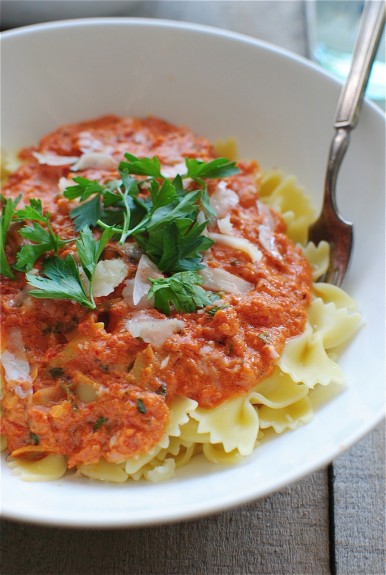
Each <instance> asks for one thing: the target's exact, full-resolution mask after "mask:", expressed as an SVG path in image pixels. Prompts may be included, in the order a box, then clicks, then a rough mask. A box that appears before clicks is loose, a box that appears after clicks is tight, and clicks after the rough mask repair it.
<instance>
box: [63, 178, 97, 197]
mask: <svg viewBox="0 0 386 575" xmlns="http://www.w3.org/2000/svg"><path fill="white" fill-rule="evenodd" d="M73 181H74V182H75V184H76V185H75V186H68V187H67V188H66V189H65V190H64V192H63V195H64V197H65V198H68V199H69V200H75V198H79V201H80V202H84V201H85V200H87V199H88V198H89V197H90V196H92V195H94V194H101V193H103V191H104V189H105V186H103V185H102V184H100V183H99V182H97V180H89V179H87V178H83V177H82V176H78V177H76V178H74V180H73Z"/></svg>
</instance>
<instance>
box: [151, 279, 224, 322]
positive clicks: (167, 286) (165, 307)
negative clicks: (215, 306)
mask: <svg viewBox="0 0 386 575" xmlns="http://www.w3.org/2000/svg"><path fill="white" fill-rule="evenodd" d="M149 282H150V283H151V288H150V290H149V294H148V296H149V298H151V297H154V307H155V308H156V309H158V310H159V311H162V312H163V313H164V314H165V315H170V311H171V309H170V306H171V304H172V305H173V306H174V308H175V310H176V311H178V312H188V313H189V312H193V311H196V309H199V308H203V307H206V306H207V305H210V304H211V303H213V302H214V301H216V300H217V299H218V295H217V294H215V293H213V292H211V291H207V290H205V289H204V288H202V287H201V284H202V283H203V279H202V277H201V276H200V274H198V273H197V272H191V271H188V272H179V273H176V274H174V275H172V276H171V277H169V278H161V279H152V278H149Z"/></svg>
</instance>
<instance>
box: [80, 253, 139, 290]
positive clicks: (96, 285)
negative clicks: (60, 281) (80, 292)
mask: <svg viewBox="0 0 386 575" xmlns="http://www.w3.org/2000/svg"><path fill="white" fill-rule="evenodd" d="M128 272H129V266H128V265H127V263H125V262H124V261H123V260H121V259H116V260H102V261H100V262H98V263H97V265H96V268H95V272H94V279H93V295H94V296H95V297H103V296H106V295H109V294H110V293H112V292H113V291H114V290H115V288H116V287H118V286H119V284H121V283H122V282H123V280H124V279H125V277H126V276H127V274H128ZM79 273H80V276H81V279H82V283H83V285H84V288H85V290H86V292H88V289H89V285H90V284H89V281H88V279H87V277H86V275H85V273H84V272H83V270H81V271H80V272H79Z"/></svg>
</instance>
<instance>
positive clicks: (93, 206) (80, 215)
mask: <svg viewBox="0 0 386 575" xmlns="http://www.w3.org/2000/svg"><path fill="white" fill-rule="evenodd" d="M70 216H71V217H72V219H73V220H74V226H75V229H76V231H77V232H79V231H80V230H83V228H85V227H86V226H95V225H96V223H97V221H98V220H99V219H100V218H101V216H102V206H101V199H100V196H99V195H97V196H95V198H92V199H91V200H89V201H88V202H83V203H82V204H80V205H79V206H77V207H76V208H74V209H72V210H71V212H70Z"/></svg>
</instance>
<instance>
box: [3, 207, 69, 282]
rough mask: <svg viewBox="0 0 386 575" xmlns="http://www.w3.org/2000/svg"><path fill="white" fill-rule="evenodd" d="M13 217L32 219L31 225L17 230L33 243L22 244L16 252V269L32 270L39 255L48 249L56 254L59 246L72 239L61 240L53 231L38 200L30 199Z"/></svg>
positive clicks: (48, 215)
mask: <svg viewBox="0 0 386 575" xmlns="http://www.w3.org/2000/svg"><path fill="white" fill-rule="evenodd" d="M14 219H15V220H30V221H32V226H24V227H22V228H21V229H20V230H19V234H20V235H21V236H22V237H23V238H24V239H26V240H29V241H30V242H33V243H31V244H26V245H24V246H23V247H22V248H21V250H20V251H19V252H18V253H17V256H16V264H15V266H14V268H15V269H16V270H18V271H27V272H28V271H30V270H32V268H33V266H34V263H35V262H36V260H37V259H38V258H40V256H42V255H43V254H45V253H46V252H50V251H53V252H54V254H57V253H58V251H59V250H60V248H62V247H63V246H64V245H66V243H68V242H69V241H72V240H62V239H61V238H60V237H59V236H58V235H56V234H55V233H54V231H53V229H52V226H51V223H50V214H49V213H48V212H46V213H43V207H42V203H41V201H40V200H35V199H32V200H30V205H29V206H25V208H24V209H22V210H18V211H17V212H15V214H14Z"/></svg>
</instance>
